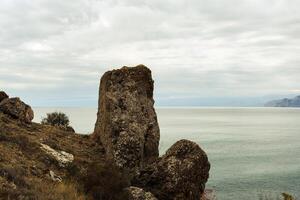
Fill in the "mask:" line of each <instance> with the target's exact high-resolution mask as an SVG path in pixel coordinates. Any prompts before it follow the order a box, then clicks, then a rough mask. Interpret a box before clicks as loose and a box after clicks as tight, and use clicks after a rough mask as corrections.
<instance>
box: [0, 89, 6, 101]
mask: <svg viewBox="0 0 300 200" xmlns="http://www.w3.org/2000/svg"><path fill="white" fill-rule="evenodd" d="M7 98H8V95H7V94H6V93H5V92H3V91H0V103H1V101H3V100H4V99H7Z"/></svg>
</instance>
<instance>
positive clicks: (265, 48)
mask: <svg viewBox="0 0 300 200" xmlns="http://www.w3.org/2000/svg"><path fill="white" fill-rule="evenodd" d="M299 7H300V2H299V1H297V0H289V1H283V0H272V1H268V0H227V1H217V0H190V1H183V0H178V1H171V0H166V1H160V0H152V1H139V0H122V1H118V0H98V1H97V0H81V1H71V0H66V1H59V0H51V1H49V0H30V1H29V0H2V1H0V26H1V30H0V86H1V89H4V90H6V91H8V92H9V93H11V94H12V95H15V96H21V95H22V96H24V98H25V99H26V100H28V101H30V102H31V103H32V104H34V105H45V106H47V105H51V106H52V105H96V102H97V88H98V83H99V78H100V76H101V74H102V73H103V72H104V71H106V70H108V69H111V68H114V67H119V66H123V65H129V66H130V65H136V64H140V63H144V64H146V65H148V66H149V67H150V68H151V69H152V71H153V75H154V78H155V80H156V97H157V99H158V103H160V102H166V100H168V99H176V98H177V99H186V102H187V103H188V101H189V100H191V99H193V101H196V100H198V99H201V98H206V99H207V98H208V99H209V98H233V97H250V96H251V97H256V96H263V95H276V94H280V95H285V94H286V95H293V94H299V92H300V83H299V81H298V79H299V77H300V70H299V69H300V66H299V62H300V59H299V54H300V49H299V46H300V39H299V34H300V14H299V12H298V10H297V8H299ZM79 100H80V101H79ZM164 104H166V103H164Z"/></svg>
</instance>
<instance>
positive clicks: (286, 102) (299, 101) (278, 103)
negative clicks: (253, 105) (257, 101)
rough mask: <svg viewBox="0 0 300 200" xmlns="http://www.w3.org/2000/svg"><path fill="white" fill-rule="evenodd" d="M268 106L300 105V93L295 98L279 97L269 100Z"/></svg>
mask: <svg viewBox="0 0 300 200" xmlns="http://www.w3.org/2000/svg"><path fill="white" fill-rule="evenodd" d="M265 106H266V107H300V95H299V96H296V97H295V98H292V99H288V98H284V99H279V100H274V101H269V102H267V103H266V104H265Z"/></svg>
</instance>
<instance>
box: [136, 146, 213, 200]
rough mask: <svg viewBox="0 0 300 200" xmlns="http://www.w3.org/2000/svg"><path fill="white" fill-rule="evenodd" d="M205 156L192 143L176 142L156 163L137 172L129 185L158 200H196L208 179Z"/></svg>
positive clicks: (207, 164) (207, 162) (208, 167)
mask: <svg viewBox="0 0 300 200" xmlns="http://www.w3.org/2000/svg"><path fill="white" fill-rule="evenodd" d="M209 169H210V163H209V161H208V158H207V155H206V153H205V152H204V151H203V150H202V149H201V148H200V147H199V145H197V144H196V143H194V142H191V141H188V140H180V141H178V142H176V143H175V144H174V145H173V146H171V148H170V149H169V150H168V151H167V152H166V154H165V155H164V156H162V158H160V159H159V160H157V162H156V163H153V164H152V165H149V166H147V167H146V168H145V169H143V170H141V173H140V174H139V175H138V176H137V177H136V178H135V180H134V181H133V184H134V185H136V186H138V187H141V188H144V189H146V190H147V191H151V192H152V193H153V194H154V195H155V196H156V197H157V198H158V199H160V200H182V199H185V200H196V199H197V200H198V199H200V198H201V196H202V194H203V192H204V189H205V184H206V182H207V179H208V177H209Z"/></svg>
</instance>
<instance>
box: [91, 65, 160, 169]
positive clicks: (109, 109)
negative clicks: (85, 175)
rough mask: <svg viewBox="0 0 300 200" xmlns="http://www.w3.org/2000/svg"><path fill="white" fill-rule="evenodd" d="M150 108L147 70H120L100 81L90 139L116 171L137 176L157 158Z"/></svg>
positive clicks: (154, 123)
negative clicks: (94, 122) (100, 148)
mask: <svg viewBox="0 0 300 200" xmlns="http://www.w3.org/2000/svg"><path fill="white" fill-rule="evenodd" d="M153 105H154V100H153V80H152V76H151V71H150V70H149V69H148V68H147V67H145V66H143V65H139V66H136V67H123V68H121V69H118V70H113V71H108V72H106V73H105V74H104V75H103V77H102V78H101V82H100V90H99V108H98V114H97V122H96V125H95V131H94V136H95V137H96V138H98V139H100V140H101V142H102V144H103V146H104V148H105V150H106V154H107V156H108V158H110V159H113V160H114V161H115V162H116V164H117V165H118V166H119V167H120V168H122V169H127V170H130V171H131V172H137V171H138V170H139V168H140V167H141V166H142V165H143V164H144V163H146V162H148V161H151V160H155V159H156V158H157V157H158V145H159V138H160V134H159V126H158V122H157V117H156V113H155V110H154V107H153Z"/></svg>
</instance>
